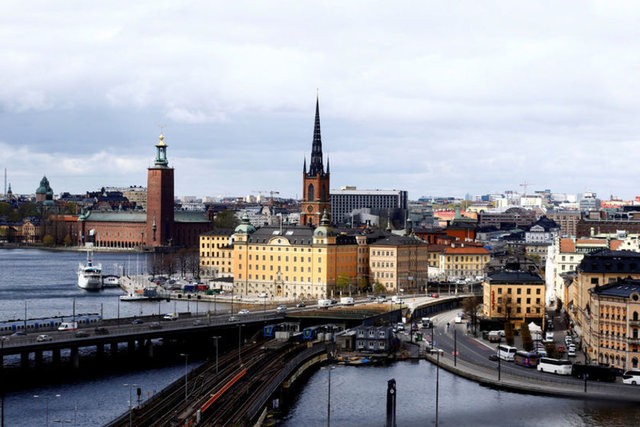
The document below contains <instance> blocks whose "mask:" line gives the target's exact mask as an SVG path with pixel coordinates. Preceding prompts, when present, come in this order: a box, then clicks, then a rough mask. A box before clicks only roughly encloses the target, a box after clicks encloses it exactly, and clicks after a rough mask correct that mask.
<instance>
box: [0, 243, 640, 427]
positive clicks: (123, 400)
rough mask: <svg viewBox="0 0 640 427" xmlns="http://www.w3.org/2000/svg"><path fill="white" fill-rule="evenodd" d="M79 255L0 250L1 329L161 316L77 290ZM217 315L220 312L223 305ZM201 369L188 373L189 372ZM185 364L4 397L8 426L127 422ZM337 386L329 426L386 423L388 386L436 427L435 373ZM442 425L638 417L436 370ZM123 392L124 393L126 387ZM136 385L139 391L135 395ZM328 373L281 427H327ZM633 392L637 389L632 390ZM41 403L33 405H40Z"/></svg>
mask: <svg viewBox="0 0 640 427" xmlns="http://www.w3.org/2000/svg"><path fill="white" fill-rule="evenodd" d="M84 260H85V256H84V254H83V253H75V252H55V251H41V250H25V249H16V250H6V249H4V250H3V249H0V320H8V319H16V318H20V319H22V318H24V312H25V304H26V308H27V317H29V318H33V317H46V316H53V315H65V316H71V314H72V311H73V306H74V301H75V306H76V312H77V313H100V312H101V310H102V311H103V313H104V317H107V318H109V317H111V318H115V317H116V316H117V314H118V310H119V311H120V315H121V316H122V317H125V316H136V315H140V314H157V313H158V310H159V307H158V303H149V302H144V303H142V302H126V303H125V302H122V303H119V299H118V295H120V294H121V292H120V291H119V290H118V289H106V290H103V291H100V292H87V291H84V290H82V289H79V288H78V287H77V286H76V274H75V271H76V268H77V266H78V263H80V262H83V261H84ZM95 260H96V262H100V263H102V265H103V269H104V271H105V273H107V274H110V273H115V272H116V267H115V264H118V265H119V266H123V267H124V268H126V269H127V270H128V271H130V272H131V273H132V274H133V273H136V271H139V272H140V273H143V272H144V268H143V266H144V265H145V264H146V262H147V256H146V255H129V254H122V253H102V252H99V253H96V254H95ZM173 304H174V303H173V302H171V303H167V302H161V306H160V311H161V312H163V313H164V312H170V311H174V306H173ZM218 306H219V307H218V310H222V309H223V308H222V307H220V306H222V304H218ZM176 308H177V310H176V311H187V310H190V311H192V312H195V311H196V309H198V310H201V311H206V310H207V304H206V303H200V305H199V306H198V307H196V306H195V303H194V302H191V303H190V304H189V303H187V302H180V303H178V305H177V307H176ZM192 366H195V364H190V367H192ZM184 371H185V367H184V364H183V363H177V364H175V365H173V366H168V367H166V368H162V369H147V370H144V371H137V372H132V373H127V374H117V375H114V374H109V375H104V376H101V377H99V378H97V379H95V380H92V381H82V382H68V383H65V384H61V385H55V386H46V387H39V388H33V389H28V390H23V391H19V392H11V393H8V394H7V396H6V399H5V425H6V426H8V427H9V426H10V427H14V426H17V427H20V426H25V427H26V426H29V427H32V426H44V425H46V419H47V414H48V419H49V423H50V425H69V426H74V425H75V426H91V427H93V426H101V425H104V424H105V423H107V422H109V421H111V420H112V419H114V418H115V417H117V416H118V415H120V414H122V413H124V412H125V411H126V410H127V409H128V406H129V393H130V391H131V392H132V397H133V400H134V403H135V400H136V389H137V388H138V387H140V388H141V389H142V398H143V399H144V398H147V397H148V396H149V395H151V394H153V393H154V392H156V391H159V390H161V389H162V388H164V387H165V386H166V385H168V384H169V383H171V382H173V381H174V380H176V379H179V378H181V377H182V376H183V375H184ZM331 372H332V377H331V407H332V411H331V425H332V426H358V427H359V426H363V427H367V426H372V427H375V426H379V427H382V426H384V425H385V420H386V409H385V408H386V387H387V381H388V380H389V379H391V378H395V380H396V382H397V425H398V426H399V427H402V426H416V425H433V424H434V421H435V375H436V373H435V372H436V369H435V367H434V366H433V365H431V364H429V363H427V362H424V361H421V362H419V363H411V362H402V363H396V364H392V365H390V366H386V367H345V366H336V367H335V369H333V370H332V371H331ZM439 377H440V381H439V383H440V385H439V424H440V425H442V426H458V425H461V426H463V425H469V426H514V425H517V426H525V427H527V426H541V425H543V426H556V425H557V426H614V427H617V426H637V425H640V409H638V408H635V407H633V406H632V405H614V404H611V403H598V402H583V401H580V400H569V399H561V398H552V397H541V396H529V395H524V394H515V393H509V392H504V391H497V390H492V389H487V388H484V387H481V386H479V385H477V384H476V383H473V382H470V381H467V380H465V379H462V378H458V377H456V376H453V375H451V374H449V373H447V372H446V371H444V370H440V372H439ZM125 384H127V385H125ZM130 384H135V386H132V387H131V388H130V387H129V385H130ZM327 386H328V384H327V371H326V370H324V369H323V370H319V371H317V372H316V373H315V374H313V375H312V376H311V377H310V378H309V379H308V381H307V382H306V383H305V384H304V385H303V387H302V389H301V391H300V393H299V395H298V397H297V399H296V400H295V401H294V402H293V403H292V406H291V410H290V412H289V414H288V415H286V417H285V419H284V420H283V421H282V423H281V425H283V426H286V427H298V426H311V427H314V426H326V425H327V394H328V387H327ZM629 390H630V392H636V393H637V392H640V388H638V389H635V388H632V387H630V389H629ZM36 395H37V396H38V397H34V396H36Z"/></svg>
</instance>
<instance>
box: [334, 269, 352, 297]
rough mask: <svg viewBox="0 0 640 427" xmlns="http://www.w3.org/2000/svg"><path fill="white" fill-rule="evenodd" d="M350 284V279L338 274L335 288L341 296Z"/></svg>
mask: <svg viewBox="0 0 640 427" xmlns="http://www.w3.org/2000/svg"><path fill="white" fill-rule="evenodd" d="M350 283H351V278H350V277H349V276H348V275H347V274H345V273H340V274H339V275H338V277H337V278H336V288H337V290H338V292H340V294H342V293H343V292H344V291H345V290H347V289H348V288H349V284H350Z"/></svg>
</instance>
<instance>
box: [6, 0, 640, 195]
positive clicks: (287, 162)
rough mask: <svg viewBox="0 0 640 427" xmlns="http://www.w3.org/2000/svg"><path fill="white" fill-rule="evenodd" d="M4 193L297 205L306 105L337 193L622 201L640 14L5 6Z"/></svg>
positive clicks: (537, 8) (614, 8)
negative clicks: (158, 179)
mask: <svg viewBox="0 0 640 427" xmlns="http://www.w3.org/2000/svg"><path fill="white" fill-rule="evenodd" d="M0 11H2V13H1V14H0V15H1V16H2V17H1V18H0V22H1V23H2V28H3V35H4V37H3V38H2V41H0V46H2V47H1V48H0V55H1V56H2V58H3V68H2V70H0V79H1V80H2V81H3V82H4V83H3V89H2V90H0V111H2V114H0V168H1V169H2V172H3V173H4V169H5V168H6V169H7V174H8V178H7V179H8V182H9V183H11V186H12V190H13V191H14V192H15V193H20V194H29V193H33V192H34V191H35V189H36V188H37V187H38V183H39V182H40V179H41V178H42V176H43V175H46V176H47V178H48V179H49V181H50V183H51V186H52V188H53V190H54V192H56V193H57V194H58V193H60V192H70V193H84V192H85V191H91V190H96V189H99V188H100V187H103V186H113V187H115V186H131V185H144V183H145V180H146V167H148V166H151V165H152V162H153V145H154V144H155V143H156V141H157V136H158V134H159V133H160V132H163V133H164V134H165V136H166V142H167V144H168V145H169V156H168V158H169V162H170V165H171V166H172V167H174V168H175V169H176V194H177V195H185V196H186V195H194V196H197V197H203V196H218V195H222V196H232V195H236V196H243V195H247V194H257V192H258V191H263V192H266V193H268V192H269V191H278V192H279V193H280V194H279V195H280V196H281V197H292V198H298V199H299V198H301V197H302V194H301V192H302V180H301V176H300V172H301V171H302V164H303V161H304V159H305V158H306V159H307V161H309V158H310V155H311V142H312V138H313V118H314V107H315V101H316V95H318V94H319V99H320V118H321V123H322V139H323V149H324V156H325V160H326V159H327V158H328V159H329V160H330V162H331V173H332V179H331V183H332V188H339V187H341V186H346V185H353V186H357V187H358V188H359V189H398V190H407V191H408V193H409V198H410V199H412V200H415V199H418V198H419V197H421V196H426V195H452V196H457V197H461V198H462V197H464V196H465V195H466V194H471V195H477V194H487V193H501V192H504V191H506V190H512V191H517V192H522V190H523V188H522V186H521V184H523V183H527V187H528V192H533V191H535V190H543V189H551V190H552V191H554V192H557V193H569V194H576V193H583V192H587V191H593V192H596V193H597V194H598V197H600V198H602V199H608V198H609V197H610V196H611V195H614V196H618V197H621V198H623V199H633V198H634V197H635V195H636V194H640V191H637V190H636V186H635V183H634V179H633V178H632V177H633V175H632V171H633V170H634V166H635V165H636V164H637V163H638V161H639V160H640V153H638V150H634V148H635V145H636V144H637V143H638V138H639V135H640V125H638V124H637V123H636V122H637V120H635V118H636V117H637V116H638V114H639V113H640V105H639V104H638V101H637V97H636V96H635V92H636V91H635V90H634V89H636V88H637V86H638V83H637V82H636V81H635V79H633V77H634V71H635V70H636V69H637V65H638V57H637V53H636V52H637V51H638V47H640V46H638V44H639V42H638V40H640V38H639V37H638V34H637V33H638V31H640V30H638V29H637V26H636V22H637V18H638V17H640V5H637V4H635V3H634V2H615V3H613V4H610V3H607V4H606V5H605V4H603V3H598V2H577V1H570V2H563V3H562V4H557V3H554V2H542V3H536V4H511V3H506V2H498V1H496V2H488V3H483V4H482V5H479V4H476V3H474V2H470V1H463V2H460V3H457V4H456V5H451V4H441V3H438V2H424V3H420V4H414V3H409V2H394V3H392V4H387V3H386V2H373V3H369V2H367V3H366V4H365V3H362V2H347V3H344V2H328V3H323V4H311V3H308V4H305V3H298V2H284V3H278V4H277V5H276V6H273V5H272V4H269V5H266V4H262V3H260V2H245V1H240V2H234V3H233V4H227V3H224V2H213V3H191V4H184V3H182V2H177V1H176V2H172V1H167V2H163V3H161V4H157V3H156V2H142V3H136V5H135V6H131V5H130V4H129V3H127V2H109V3H104V4H101V3H91V4H87V5H82V6H81V7H78V4H77V3H75V2H56V3H55V4H50V3H46V2H42V3H37V6H35V7H34V5H33V4H21V3H19V2H9V3H4V4H3V5H2V6H0Z"/></svg>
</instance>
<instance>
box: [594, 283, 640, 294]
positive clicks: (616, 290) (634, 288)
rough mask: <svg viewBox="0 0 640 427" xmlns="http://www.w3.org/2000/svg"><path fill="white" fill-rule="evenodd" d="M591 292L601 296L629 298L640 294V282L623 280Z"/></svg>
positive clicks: (595, 288)
mask: <svg viewBox="0 0 640 427" xmlns="http://www.w3.org/2000/svg"><path fill="white" fill-rule="evenodd" d="M589 292H591V293H593V294H598V295H601V296H609V297H619V298H629V297H630V296H631V294H632V293H636V294H640V280H634V279H622V280H618V281H616V282H613V283H609V284H607V285H604V286H596V287H594V288H591V289H589Z"/></svg>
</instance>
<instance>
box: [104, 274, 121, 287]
mask: <svg viewBox="0 0 640 427" xmlns="http://www.w3.org/2000/svg"><path fill="white" fill-rule="evenodd" d="M102 286H104V287H105V288H117V287H119V286H120V278H119V277H118V276H102Z"/></svg>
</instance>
